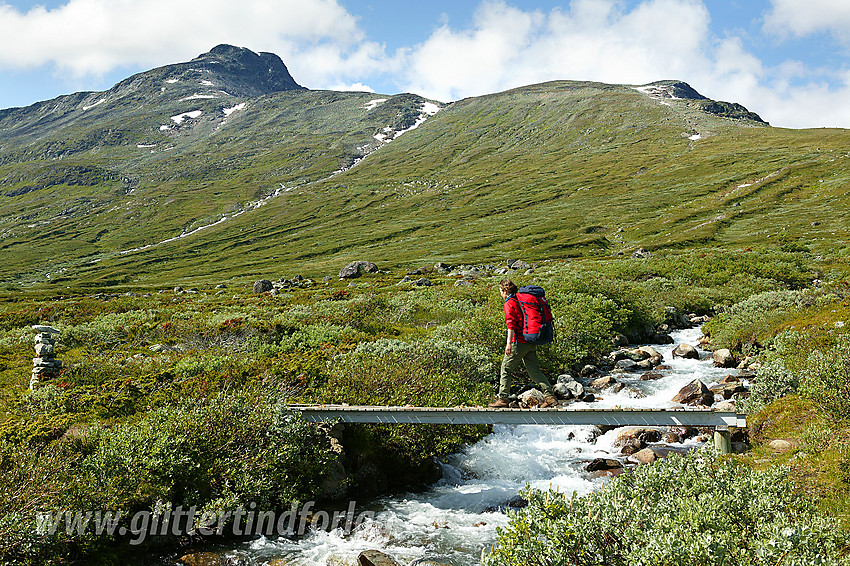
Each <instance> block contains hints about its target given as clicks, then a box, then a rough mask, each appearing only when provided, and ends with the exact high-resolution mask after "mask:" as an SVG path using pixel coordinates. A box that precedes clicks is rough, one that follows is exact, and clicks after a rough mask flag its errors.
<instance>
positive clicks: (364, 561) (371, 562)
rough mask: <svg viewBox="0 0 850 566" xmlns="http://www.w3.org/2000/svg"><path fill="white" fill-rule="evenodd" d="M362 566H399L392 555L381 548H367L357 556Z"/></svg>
mask: <svg viewBox="0 0 850 566" xmlns="http://www.w3.org/2000/svg"><path fill="white" fill-rule="evenodd" d="M357 563H358V564H360V566H399V564H398V562H396V561H395V560H394V559H393V557H392V556H390V555H388V554H384V553H383V552H381V551H380V550H366V551H363V552H361V553H360V555H359V556H358V557H357Z"/></svg>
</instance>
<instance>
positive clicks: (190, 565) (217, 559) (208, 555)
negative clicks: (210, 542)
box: [178, 552, 233, 566]
mask: <svg viewBox="0 0 850 566" xmlns="http://www.w3.org/2000/svg"><path fill="white" fill-rule="evenodd" d="M178 562H179V563H180V564H185V566H230V565H231V564H233V562H232V561H230V560H228V558H227V556H225V555H224V554H220V553H218V552H193V553H192V554H186V555H185V556H181V557H180V559H179V560H178Z"/></svg>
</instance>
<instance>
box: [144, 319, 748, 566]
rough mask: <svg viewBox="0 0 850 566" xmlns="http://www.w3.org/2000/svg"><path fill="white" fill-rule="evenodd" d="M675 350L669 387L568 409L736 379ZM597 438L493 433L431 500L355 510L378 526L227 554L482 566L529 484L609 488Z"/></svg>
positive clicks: (238, 559) (383, 502)
mask: <svg viewBox="0 0 850 566" xmlns="http://www.w3.org/2000/svg"><path fill="white" fill-rule="evenodd" d="M672 336H673V339H674V340H675V344H680V343H683V342H685V343H689V344H692V345H694V346H696V343H697V340H698V339H699V337H700V336H701V331H700V329H698V328H692V329H688V330H682V331H677V332H674V333H673V335H672ZM674 346H675V345H664V346H660V345H654V347H655V348H656V349H657V350H658V351H659V352H661V353H662V354H663V355H664V362H663V363H664V364H667V365H669V366H671V369H668V370H662V372H661V373H663V374H664V376H665V377H664V378H662V379H659V380H657V381H641V379H640V374H621V375H617V376H616V377H617V380H618V381H620V382H622V383H624V384H625V385H626V387H625V388H624V389H623V390H622V391H621V392H620V393H617V394H614V393H610V392H607V391H603V392H602V393H600V397H602V399H601V400H598V401H595V402H593V403H574V404H572V405H570V407H573V408H581V407H594V408H602V407H613V406H617V405H619V406H622V407H646V408H667V407H674V406H677V405H676V404H675V403H672V402H671V401H670V400H671V399H672V398H673V397H674V396H675V394H676V393H678V391H679V390H680V389H681V388H682V387H684V386H685V385H687V384H688V383H690V382H691V381H693V380H694V379H696V378H699V379H701V380H702V381H703V382H704V383H706V384H711V383H714V382H716V381H719V380H720V379H721V378H722V377H723V376H725V375H727V374H729V373H730V370H728V369H722V368H715V367H714V366H713V364H712V363H711V360H710V357H709V359H703V360H699V361H698V360H683V359H680V358H677V359H674V358H673V355H672V350H673V348H674ZM732 371H733V372H734V370H732ZM636 391H637V392H640V393H636ZM640 395H643V396H640ZM594 429H595V427H590V426H544V425H523V426H495V427H494V430H493V433H492V434H491V435H489V436H487V437H486V438H484V439H482V440H481V441H479V442H478V443H476V444H474V445H472V446H470V447H468V448H467V449H465V450H464V451H463V452H460V453H458V454H454V455H452V456H450V457H448V458H447V459H446V460H445V461H444V462H443V463H442V466H443V472H444V477H443V479H442V480H440V481H439V482H437V483H436V484H434V485H433V486H432V487H431V488H430V489H428V490H427V491H425V492H423V493H410V494H407V495H405V496H401V497H387V498H382V499H378V500H375V501H372V502H362V503H361V502H358V512H360V511H361V510H363V509H369V510H372V511H374V512H375V520H374V521H372V522H368V523H366V524H364V525H363V527H362V528H359V529H355V530H354V532H352V533H351V534H349V535H347V536H345V535H343V533H342V532H325V531H320V532H314V533H310V534H308V535H307V536H305V537H302V538H293V539H288V538H286V537H281V538H274V539H272V538H260V539H257V540H254V541H251V542H247V543H244V544H241V545H239V546H238V547H236V548H234V549H232V550H231V551H229V552H227V553H226V554H227V555H229V556H230V557H231V558H232V559H233V562H232V563H234V564H246V565H254V564H256V565H258V566H262V565H265V564H269V563H270V562H271V563H273V564H276V565H282V564H285V565H292V566H336V565H343V564H356V563H357V555H358V554H359V553H360V552H362V551H365V550H371V549H374V550H380V551H382V552H384V553H386V554H388V555H390V556H392V557H393V558H395V559H396V560H397V561H398V562H399V563H400V564H403V565H405V566H407V565H412V564H417V563H419V562H422V561H426V560H433V561H435V562H438V563H441V564H453V565H456V566H460V565H464V566H467V565H470V564H478V563H479V560H480V555H481V551H482V549H485V548H489V547H490V546H492V545H493V543H494V542H495V540H496V527H498V526H504V525H506V524H507V523H508V519H507V516H506V515H505V513H504V509H505V508H506V506H507V502H508V501H509V500H511V498H513V497H515V496H516V495H517V493H518V492H519V491H520V490H521V489H523V488H524V487H525V486H526V484H530V485H531V486H532V487H536V488H540V489H547V488H549V487H552V488H555V487H557V488H558V489H559V490H560V491H561V492H566V493H572V492H577V493H578V494H579V495H581V494H585V493H588V492H590V491H593V490H596V489H599V488H601V487H602V486H603V485H604V482H605V481H606V480H605V478H596V479H594V478H591V477H590V475H589V474H588V473H587V472H585V471H584V467H585V466H586V464H587V462H589V461H590V460H593V459H594V458H618V459H621V460H622V459H623V456H622V455H620V454H619V450H618V449H617V448H615V447H614V446H613V444H614V441H615V440H616V438H617V436H618V435H619V432H620V430H613V431H610V432H608V433H606V434H603V435H602V436H599V437H598V438H595V433H594ZM594 438H595V440H594ZM697 445H698V443H697V442H696V441H693V440H690V441H687V443H686V446H689V447H694V446H697ZM678 447H679V448H680V449H682V448H684V447H685V445H678ZM361 505H365V507H363V508H361ZM167 563H169V564H174V562H173V561H171V562H167ZM160 564H162V562H160Z"/></svg>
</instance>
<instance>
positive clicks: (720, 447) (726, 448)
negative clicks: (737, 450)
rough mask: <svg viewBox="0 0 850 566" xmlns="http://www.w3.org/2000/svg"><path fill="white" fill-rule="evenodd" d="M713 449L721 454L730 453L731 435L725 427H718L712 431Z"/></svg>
mask: <svg viewBox="0 0 850 566" xmlns="http://www.w3.org/2000/svg"><path fill="white" fill-rule="evenodd" d="M714 448H715V449H716V450H717V451H718V452H719V453H721V454H731V453H732V433H731V432H730V431H729V427H727V426H718V427H715V429H714Z"/></svg>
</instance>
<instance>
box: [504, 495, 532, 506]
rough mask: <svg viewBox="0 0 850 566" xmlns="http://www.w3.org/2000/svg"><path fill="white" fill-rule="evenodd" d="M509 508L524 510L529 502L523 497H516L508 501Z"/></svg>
mask: <svg viewBox="0 0 850 566" xmlns="http://www.w3.org/2000/svg"><path fill="white" fill-rule="evenodd" d="M507 506H508V507H510V508H511V509H523V508H525V507H528V500H527V499H526V498H524V497H523V496H521V495H514V496H513V497H511V498H510V499H508V501H507Z"/></svg>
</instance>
